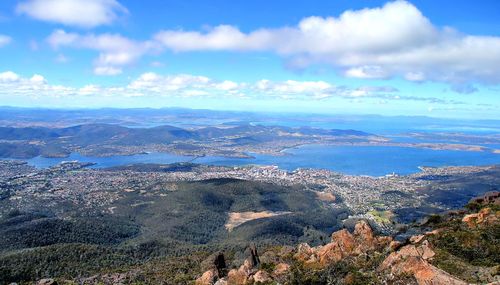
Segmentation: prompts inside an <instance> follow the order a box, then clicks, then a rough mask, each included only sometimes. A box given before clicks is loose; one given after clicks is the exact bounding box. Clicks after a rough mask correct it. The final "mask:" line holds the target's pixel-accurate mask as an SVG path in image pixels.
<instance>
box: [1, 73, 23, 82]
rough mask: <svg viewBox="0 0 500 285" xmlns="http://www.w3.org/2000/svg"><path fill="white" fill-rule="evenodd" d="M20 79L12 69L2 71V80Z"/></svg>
mask: <svg viewBox="0 0 500 285" xmlns="http://www.w3.org/2000/svg"><path fill="white" fill-rule="evenodd" d="M18 80H19V75H17V74H16V73H14V72H12V71H5V72H2V73H0V82H14V81H18Z"/></svg>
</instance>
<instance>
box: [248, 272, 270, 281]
mask: <svg viewBox="0 0 500 285" xmlns="http://www.w3.org/2000/svg"><path fill="white" fill-rule="evenodd" d="M252 277H253V282H255V283H257V282H260V283H266V282H269V281H272V279H271V277H270V276H269V274H268V273H267V272H265V271H263V270H259V271H257V272H256V273H255V274H254V275H253V276H252Z"/></svg>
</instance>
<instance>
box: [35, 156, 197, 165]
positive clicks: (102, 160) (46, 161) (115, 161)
mask: <svg viewBox="0 0 500 285" xmlns="http://www.w3.org/2000/svg"><path fill="white" fill-rule="evenodd" d="M193 158H194V157H191V156H183V155H175V154H170V153H159V152H156V153H150V154H136V155H115V156H110V157H94V156H83V155H80V154H78V153H72V154H71V155H70V156H69V157H64V158H45V157H41V156H37V157H35V158H32V159H28V160H27V162H28V164H29V165H33V166H35V167H38V168H47V167H51V166H54V165H56V164H58V163H61V162H63V161H72V160H77V161H80V162H92V163H95V165H93V166H91V168H106V167H113V166H120V165H129V164H135V163H159V164H169V163H176V162H185V161H190V160H192V159H193Z"/></svg>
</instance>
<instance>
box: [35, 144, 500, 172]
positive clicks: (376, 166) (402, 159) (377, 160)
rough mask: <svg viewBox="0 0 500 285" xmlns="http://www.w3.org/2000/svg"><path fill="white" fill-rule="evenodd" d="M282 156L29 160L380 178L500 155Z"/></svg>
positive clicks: (368, 149)
mask: <svg viewBox="0 0 500 285" xmlns="http://www.w3.org/2000/svg"><path fill="white" fill-rule="evenodd" d="M284 153H285V155H284V156H271V155H260V154H252V155H253V156H255V158H251V159H248V158H225V157H216V156H206V157H200V158H196V159H194V160H193V157H191V156H180V155H173V154H166V153H151V154H138V155H132V156H112V157H86V156H81V155H79V154H72V155H71V156H70V157H68V158H42V157H36V158H33V159H30V160H28V163H29V164H30V165H33V166H36V167H50V166H52V165H55V164H57V163H60V162H61V161H67V160H78V161H82V162H94V163H96V165H94V166H93V167H95V168H102V167H112V166H118V165H128V164H134V163H161V164H167V163H175V162H187V161H193V162H195V163H202V164H210V165H224V166H241V165H277V166H279V167H280V168H282V169H286V170H289V171H292V170H295V169H297V168H321V169H329V170H333V171H338V172H342V173H346V174H353V175H370V176H382V175H385V174H389V173H393V172H395V173H397V174H410V173H415V172H418V171H419V169H418V167H419V166H458V165H491V164H500V154H494V153H490V152H467V151H449V150H430V149H418V148H408V147H392V146H325V145H306V146H301V147H297V148H293V149H288V150H286V151H285V152H284Z"/></svg>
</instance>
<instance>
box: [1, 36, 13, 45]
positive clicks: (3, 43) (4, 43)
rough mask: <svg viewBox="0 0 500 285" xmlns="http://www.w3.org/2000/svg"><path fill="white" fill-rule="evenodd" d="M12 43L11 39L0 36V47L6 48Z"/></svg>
mask: <svg viewBox="0 0 500 285" xmlns="http://www.w3.org/2000/svg"><path fill="white" fill-rule="evenodd" d="M11 42H12V38H11V37H9V36H6V35H0V47H3V46H6V45H8V44H10V43H11Z"/></svg>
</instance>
